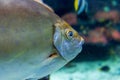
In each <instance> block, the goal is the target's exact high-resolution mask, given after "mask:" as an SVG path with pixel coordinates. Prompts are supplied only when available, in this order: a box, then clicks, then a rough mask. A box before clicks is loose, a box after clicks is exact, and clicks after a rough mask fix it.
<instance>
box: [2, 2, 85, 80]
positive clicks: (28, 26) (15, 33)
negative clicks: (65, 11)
mask: <svg viewBox="0 0 120 80" xmlns="http://www.w3.org/2000/svg"><path fill="white" fill-rule="evenodd" d="M83 44H84V39H83V38H82V36H80V35H79V34H78V32H76V31H75V30H74V29H73V28H72V27H71V26H70V25H69V24H68V23H66V22H65V21H64V20H62V19H61V18H60V17H59V16H57V15H56V14H55V13H54V12H53V11H51V10H50V9H49V8H47V7H46V6H44V5H43V4H41V3H40V2H37V1H35V0H0V80H33V79H34V80H37V79H40V78H42V77H45V76H47V75H49V74H51V73H52V72H54V71H56V70H58V69H60V68H61V67H63V66H64V65H65V64H67V63H68V62H70V61H71V60H72V59H74V58H75V57H76V56H77V55H78V54H79V53H80V52H81V50H82V45H83Z"/></svg>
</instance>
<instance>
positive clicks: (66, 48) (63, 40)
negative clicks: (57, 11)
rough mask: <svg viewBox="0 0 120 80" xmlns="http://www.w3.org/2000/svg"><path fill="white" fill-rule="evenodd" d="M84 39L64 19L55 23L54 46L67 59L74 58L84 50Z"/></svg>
mask: <svg viewBox="0 0 120 80" xmlns="http://www.w3.org/2000/svg"><path fill="white" fill-rule="evenodd" d="M83 43H84V39H83V38H82V36H80V35H79V34H78V32H76V31H75V30H74V29H73V28H72V27H71V26H70V25H69V24H67V23H66V22H65V21H63V20H58V21H57V22H56V23H55V33H54V46H55V47H56V49H57V50H58V52H59V54H60V55H61V56H62V57H63V58H64V59H65V60H66V61H70V60H72V59H74V58H75V57H76V56H77V55H78V54H79V53H80V52H81V50H82V45H83Z"/></svg>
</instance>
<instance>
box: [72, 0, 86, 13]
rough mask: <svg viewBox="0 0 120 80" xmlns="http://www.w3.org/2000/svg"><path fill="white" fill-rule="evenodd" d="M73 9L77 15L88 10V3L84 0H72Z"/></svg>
mask: <svg viewBox="0 0 120 80" xmlns="http://www.w3.org/2000/svg"><path fill="white" fill-rule="evenodd" d="M74 9H75V11H76V12H77V14H78V15H80V14H81V13H82V12H87V11H88V3H87V1H86V0H74Z"/></svg>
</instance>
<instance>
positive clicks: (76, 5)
mask: <svg viewBox="0 0 120 80" xmlns="http://www.w3.org/2000/svg"><path fill="white" fill-rule="evenodd" d="M78 1H79V0H75V1H74V8H75V11H77V10H78V4H79V2H78Z"/></svg>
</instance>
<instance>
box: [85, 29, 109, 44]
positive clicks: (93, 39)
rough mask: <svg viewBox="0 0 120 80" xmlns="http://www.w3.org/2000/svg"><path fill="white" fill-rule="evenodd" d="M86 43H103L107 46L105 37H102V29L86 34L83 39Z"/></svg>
mask: <svg viewBox="0 0 120 80" xmlns="http://www.w3.org/2000/svg"><path fill="white" fill-rule="evenodd" d="M85 40H86V42H87V43H94V44H96V43H103V44H107V39H106V36H105V35H104V28H99V27H98V28H96V29H95V30H91V31H89V32H88V36H87V37H86V38H85Z"/></svg>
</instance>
